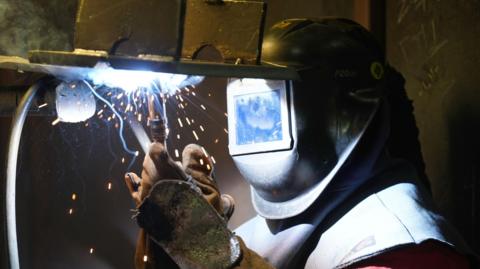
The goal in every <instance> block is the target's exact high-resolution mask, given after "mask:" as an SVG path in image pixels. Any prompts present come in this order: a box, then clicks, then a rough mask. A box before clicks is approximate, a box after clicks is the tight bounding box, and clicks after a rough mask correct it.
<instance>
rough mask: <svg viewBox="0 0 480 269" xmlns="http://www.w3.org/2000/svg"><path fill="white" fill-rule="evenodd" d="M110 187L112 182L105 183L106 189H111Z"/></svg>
mask: <svg viewBox="0 0 480 269" xmlns="http://www.w3.org/2000/svg"><path fill="white" fill-rule="evenodd" d="M111 189H112V182H108V184H107V190H111Z"/></svg>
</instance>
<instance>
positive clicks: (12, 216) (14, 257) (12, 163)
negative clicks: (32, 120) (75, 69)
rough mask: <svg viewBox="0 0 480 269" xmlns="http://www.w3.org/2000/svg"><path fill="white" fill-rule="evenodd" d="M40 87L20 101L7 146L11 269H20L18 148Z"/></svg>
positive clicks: (36, 87) (33, 87) (7, 196)
mask: <svg viewBox="0 0 480 269" xmlns="http://www.w3.org/2000/svg"><path fill="white" fill-rule="evenodd" d="M42 86H43V80H42V81H39V82H37V83H36V84H35V85H33V86H31V87H30V88H29V89H28V91H27V92H26V93H25V95H24V96H23V98H22V101H21V102H20V104H19V106H18V107H17V109H16V112H15V115H14V116H13V121H12V131H11V134H10V141H9V144H8V156H7V181H6V195H5V197H6V201H5V202H6V203H5V206H6V216H7V245H8V259H9V264H10V268H11V269H19V268H20V262H19V258H18V242H17V216H16V204H15V202H16V200H15V199H16V181H17V161H18V149H19V146H20V139H21V136H22V130H23V126H24V123H25V119H26V117H27V113H28V110H29V108H30V106H31V104H32V102H33V100H34V98H35V95H36V94H37V92H38V90H39V89H40V88H41V87H42Z"/></svg>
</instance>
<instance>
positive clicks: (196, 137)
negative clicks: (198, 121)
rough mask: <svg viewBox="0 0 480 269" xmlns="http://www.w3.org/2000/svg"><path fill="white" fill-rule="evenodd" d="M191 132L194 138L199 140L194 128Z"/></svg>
mask: <svg viewBox="0 0 480 269" xmlns="http://www.w3.org/2000/svg"><path fill="white" fill-rule="evenodd" d="M192 133H193V136H195V139H196V140H197V141H198V140H199V139H198V135H197V133H196V132H195V130H193V131H192Z"/></svg>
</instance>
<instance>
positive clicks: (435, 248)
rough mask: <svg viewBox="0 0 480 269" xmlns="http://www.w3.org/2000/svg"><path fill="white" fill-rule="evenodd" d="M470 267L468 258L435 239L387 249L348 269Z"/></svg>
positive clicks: (466, 268) (460, 268) (456, 268)
mask: <svg viewBox="0 0 480 269" xmlns="http://www.w3.org/2000/svg"><path fill="white" fill-rule="evenodd" d="M407 268H408V269H430V268H432V269H433V268H435V269H468V268H470V265H469V262H468V259H467V258H466V257H465V256H463V255H461V254H459V253H458V252H456V251H455V250H454V249H452V248H450V247H448V246H446V245H444V244H442V243H440V242H436V241H433V240H430V241H426V242H424V243H421V244H419V245H409V246H405V247H401V248H398V249H394V250H391V251H387V252H385V253H383V254H380V255H377V256H374V257H372V258H369V259H366V260H363V261H360V262H358V263H356V264H353V265H351V266H349V267H348V269H407Z"/></svg>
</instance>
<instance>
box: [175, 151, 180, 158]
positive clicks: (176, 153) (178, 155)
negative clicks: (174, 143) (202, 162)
mask: <svg viewBox="0 0 480 269" xmlns="http://www.w3.org/2000/svg"><path fill="white" fill-rule="evenodd" d="M175 157H177V158H178V157H180V154H178V149H175Z"/></svg>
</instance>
